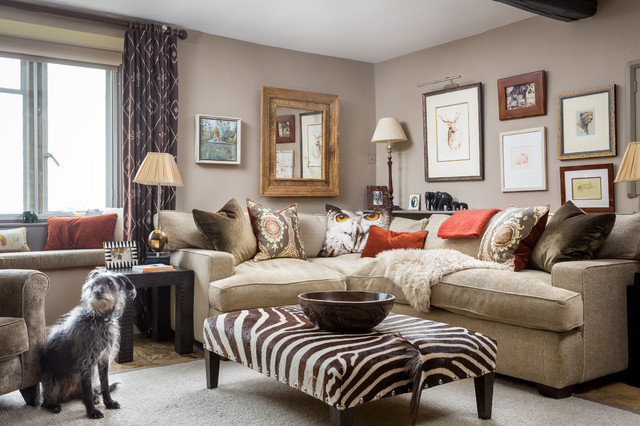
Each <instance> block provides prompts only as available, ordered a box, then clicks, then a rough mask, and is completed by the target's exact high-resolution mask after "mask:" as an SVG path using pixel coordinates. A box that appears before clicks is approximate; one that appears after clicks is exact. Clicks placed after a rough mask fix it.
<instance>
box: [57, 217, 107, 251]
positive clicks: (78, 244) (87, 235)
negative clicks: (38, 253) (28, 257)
mask: <svg viewBox="0 0 640 426" xmlns="http://www.w3.org/2000/svg"><path fill="white" fill-rule="evenodd" d="M117 219H118V215H117V214H115V213H112V214H103V215H98V216H87V217H57V216H51V217H49V219H47V245H46V246H44V249H45V250H76V249H101V248H102V247H103V246H102V243H104V242H107V241H113V228H114V227H115V225H116V220H117Z"/></svg>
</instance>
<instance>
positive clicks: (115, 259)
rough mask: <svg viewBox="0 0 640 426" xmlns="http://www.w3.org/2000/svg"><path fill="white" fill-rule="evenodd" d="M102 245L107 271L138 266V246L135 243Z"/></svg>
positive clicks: (120, 242)
mask: <svg viewBox="0 0 640 426" xmlns="http://www.w3.org/2000/svg"><path fill="white" fill-rule="evenodd" d="M102 245H103V247H104V261H105V266H106V267H107V269H120V268H131V267H132V266H134V265H137V264H138V245H137V244H136V242H135V241H108V242H104V243H102Z"/></svg>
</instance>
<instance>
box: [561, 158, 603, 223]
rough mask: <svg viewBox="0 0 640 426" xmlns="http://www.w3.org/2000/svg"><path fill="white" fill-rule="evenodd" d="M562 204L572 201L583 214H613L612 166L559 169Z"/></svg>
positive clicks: (601, 165)
mask: <svg viewBox="0 0 640 426" xmlns="http://www.w3.org/2000/svg"><path fill="white" fill-rule="evenodd" d="M560 193H561V202H562V204H564V203H566V202H567V201H572V202H573V204H575V205H576V206H578V207H580V208H581V209H582V210H584V211H585V212H590V213H593V212H595V213H598V212H613V211H615V203H614V199H613V164H612V163H608V164H589V165H586V166H570V167H560Z"/></svg>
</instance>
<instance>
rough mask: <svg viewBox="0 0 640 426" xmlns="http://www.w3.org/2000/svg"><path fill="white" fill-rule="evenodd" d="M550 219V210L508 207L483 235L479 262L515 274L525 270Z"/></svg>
mask: <svg viewBox="0 0 640 426" xmlns="http://www.w3.org/2000/svg"><path fill="white" fill-rule="evenodd" d="M548 217H549V206H536V207H522V208H517V207H509V208H508V209H507V210H504V211H501V212H499V213H496V214H495V216H493V219H492V220H491V222H489V225H488V226H487V229H486V230H485V231H484V235H483V236H482V242H481V243H480V252H479V253H478V258H479V259H480V260H486V261H492V262H497V263H503V264H505V265H506V266H508V267H509V268H510V269H512V270H514V271H519V270H521V269H524V267H525V266H527V263H528V262H529V258H530V256H531V251H532V250H533V247H534V246H535V245H536V242H537V241H538V239H539V238H540V235H541V234H542V232H543V231H544V227H545V225H546V224H547V218H548Z"/></svg>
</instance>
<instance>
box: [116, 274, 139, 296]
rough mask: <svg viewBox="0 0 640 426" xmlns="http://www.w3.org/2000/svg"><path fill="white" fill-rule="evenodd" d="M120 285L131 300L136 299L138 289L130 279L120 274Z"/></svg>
mask: <svg viewBox="0 0 640 426" xmlns="http://www.w3.org/2000/svg"><path fill="white" fill-rule="evenodd" d="M118 283H120V286H121V287H122V289H123V290H124V291H125V293H127V296H128V297H129V298H130V299H134V298H135V297H136V287H135V286H134V285H133V283H132V282H131V280H129V278H127V277H126V276H125V275H122V274H119V275H118Z"/></svg>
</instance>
